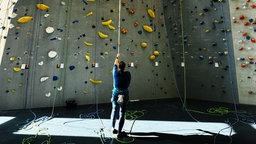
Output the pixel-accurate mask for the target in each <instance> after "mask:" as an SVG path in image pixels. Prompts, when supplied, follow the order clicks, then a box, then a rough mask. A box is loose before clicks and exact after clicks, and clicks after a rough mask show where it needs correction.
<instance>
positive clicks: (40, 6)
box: [36, 4, 49, 11]
mask: <svg viewBox="0 0 256 144" xmlns="http://www.w3.org/2000/svg"><path fill="white" fill-rule="evenodd" d="M36 7H37V8H38V9H40V10H44V11H45V10H48V9H49V6H47V5H45V4H36Z"/></svg>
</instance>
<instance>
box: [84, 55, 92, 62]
mask: <svg viewBox="0 0 256 144" xmlns="http://www.w3.org/2000/svg"><path fill="white" fill-rule="evenodd" d="M85 59H86V61H88V62H89V61H90V60H91V58H90V56H89V55H87V54H86V55H85Z"/></svg>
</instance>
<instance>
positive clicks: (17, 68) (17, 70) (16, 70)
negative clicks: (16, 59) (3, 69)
mask: <svg viewBox="0 0 256 144" xmlns="http://www.w3.org/2000/svg"><path fill="white" fill-rule="evenodd" d="M13 70H14V71H15V72H19V71H20V70H21V68H19V67H14V68H13Z"/></svg>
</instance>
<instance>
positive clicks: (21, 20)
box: [17, 16, 33, 23]
mask: <svg viewBox="0 0 256 144" xmlns="http://www.w3.org/2000/svg"><path fill="white" fill-rule="evenodd" d="M32 18H33V17H32V16H24V17H21V18H19V19H18V20H17V22H19V23H27V22H30V21H31V20H32Z"/></svg>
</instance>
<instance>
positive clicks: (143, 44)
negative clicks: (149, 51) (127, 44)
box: [140, 42, 148, 48]
mask: <svg viewBox="0 0 256 144" xmlns="http://www.w3.org/2000/svg"><path fill="white" fill-rule="evenodd" d="M140 46H141V47H142V48H146V47H147V46H148V44H147V43H146V42H142V43H141V44H140Z"/></svg>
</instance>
